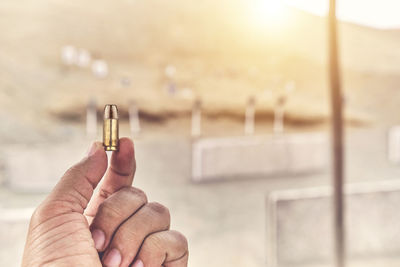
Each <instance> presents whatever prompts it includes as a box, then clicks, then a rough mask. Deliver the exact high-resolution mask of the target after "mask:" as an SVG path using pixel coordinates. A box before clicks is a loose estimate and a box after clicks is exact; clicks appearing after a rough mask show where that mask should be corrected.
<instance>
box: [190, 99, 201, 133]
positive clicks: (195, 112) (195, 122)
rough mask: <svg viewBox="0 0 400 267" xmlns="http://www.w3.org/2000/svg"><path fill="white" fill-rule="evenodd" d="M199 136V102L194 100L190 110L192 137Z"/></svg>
mask: <svg viewBox="0 0 400 267" xmlns="http://www.w3.org/2000/svg"><path fill="white" fill-rule="evenodd" d="M200 135H201V100H200V99H196V100H195V101H194V103H193V108H192V137H194V138H196V137H200Z"/></svg>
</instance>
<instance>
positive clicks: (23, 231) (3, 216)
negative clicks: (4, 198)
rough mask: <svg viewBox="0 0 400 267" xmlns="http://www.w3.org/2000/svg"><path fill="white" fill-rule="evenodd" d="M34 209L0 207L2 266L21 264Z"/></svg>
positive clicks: (0, 260)
mask: <svg viewBox="0 0 400 267" xmlns="http://www.w3.org/2000/svg"><path fill="white" fill-rule="evenodd" d="M32 213H33V209H30V208H26V209H4V208H0V266H7V267H17V266H21V260H22V254H23V251H24V245H25V239H26V235H27V233H28V225H29V220H30V217H31V215H32Z"/></svg>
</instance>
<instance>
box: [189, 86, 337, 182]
mask: <svg viewBox="0 0 400 267" xmlns="http://www.w3.org/2000/svg"><path fill="white" fill-rule="evenodd" d="M294 87H295V84H294V82H288V83H287V84H286V86H285V90H283V91H284V93H283V94H280V95H278V96H276V99H275V105H274V117H273V129H272V134H269V135H256V128H255V116H256V113H257V97H256V96H253V95H252V96H249V97H248V99H247V105H246V108H245V111H244V115H245V116H244V127H243V128H244V132H243V135H242V136H232V137H208V136H207V137H205V136H203V135H202V134H201V132H202V131H201V100H199V99H197V100H196V101H195V102H194V105H193V111H192V179H193V181H195V182H211V181H219V180H235V179H249V178H262V177H264V178H265V177H276V176H285V175H300V174H310V173H313V172H324V171H326V170H327V166H328V158H329V146H328V136H327V134H326V133H323V132H311V133H310V132H305V133H286V132H285V130H284V127H285V107H286V103H287V101H288V98H290V94H291V92H292V91H293V90H294ZM269 97H272V96H271V94H270V95H269Z"/></svg>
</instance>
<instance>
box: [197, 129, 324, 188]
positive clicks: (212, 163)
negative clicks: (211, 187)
mask: <svg viewBox="0 0 400 267" xmlns="http://www.w3.org/2000/svg"><path fill="white" fill-rule="evenodd" d="M328 158H329V143H328V138H327V135H325V134H320V133H305V134H289V135H279V136H278V135H277V136H264V137H252V136H247V137H232V138H208V139H198V140H195V141H194V142H193V144H192V178H193V180H194V181H198V182H202V181H212V180H217V179H235V178H247V177H263V176H271V175H285V174H300V173H310V172H319V171H324V170H326V168H327V166H328Z"/></svg>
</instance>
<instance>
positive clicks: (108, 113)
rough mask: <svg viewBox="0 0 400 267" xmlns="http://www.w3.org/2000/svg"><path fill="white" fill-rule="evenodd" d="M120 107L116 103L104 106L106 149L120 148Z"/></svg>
mask: <svg viewBox="0 0 400 267" xmlns="http://www.w3.org/2000/svg"><path fill="white" fill-rule="evenodd" d="M118 128H119V124H118V109H117V106H116V105H106V106H105V107H104V121H103V146H104V149H105V150H106V151H118V148H119V129H118Z"/></svg>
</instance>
